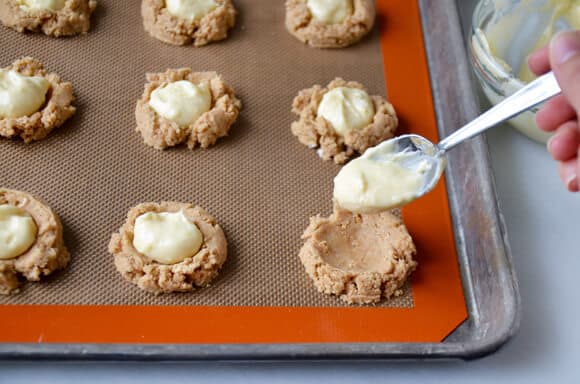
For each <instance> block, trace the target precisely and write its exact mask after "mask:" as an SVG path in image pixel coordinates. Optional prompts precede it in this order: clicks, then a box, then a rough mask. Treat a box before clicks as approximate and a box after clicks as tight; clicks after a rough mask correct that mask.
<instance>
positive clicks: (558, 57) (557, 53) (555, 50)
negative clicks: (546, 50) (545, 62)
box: [550, 31, 580, 64]
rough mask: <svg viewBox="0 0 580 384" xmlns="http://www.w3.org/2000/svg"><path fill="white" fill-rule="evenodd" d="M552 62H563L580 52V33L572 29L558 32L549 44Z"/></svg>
mask: <svg viewBox="0 0 580 384" xmlns="http://www.w3.org/2000/svg"><path fill="white" fill-rule="evenodd" d="M550 51H551V53H552V54H551V56H552V60H554V61H555V62H554V63H553V64H564V63H565V62H566V61H568V60H570V59H571V58H572V57H574V56H576V55H578V54H580V34H578V33H577V32H574V31H566V32H560V33H558V34H557V35H556V36H555V37H554V38H553V39H552V42H551V44H550Z"/></svg>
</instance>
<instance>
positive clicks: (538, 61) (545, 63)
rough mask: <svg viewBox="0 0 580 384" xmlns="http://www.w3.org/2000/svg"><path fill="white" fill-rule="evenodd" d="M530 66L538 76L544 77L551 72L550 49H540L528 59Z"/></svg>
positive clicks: (547, 47) (546, 47)
mask: <svg viewBox="0 0 580 384" xmlns="http://www.w3.org/2000/svg"><path fill="white" fill-rule="evenodd" d="M528 66H529V67H530V69H531V70H532V72H534V73H535V74H536V75H538V76H539V75H542V74H544V73H546V72H548V71H549V70H550V47H549V46H547V45H546V46H545V47H544V48H540V49H538V50H537V51H535V52H534V53H532V54H531V55H530V56H529V57H528Z"/></svg>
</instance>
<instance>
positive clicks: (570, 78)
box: [550, 31, 580, 115]
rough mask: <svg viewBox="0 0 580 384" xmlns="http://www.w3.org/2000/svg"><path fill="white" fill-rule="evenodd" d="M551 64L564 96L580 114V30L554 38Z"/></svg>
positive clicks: (551, 48) (563, 33)
mask: <svg viewBox="0 0 580 384" xmlns="http://www.w3.org/2000/svg"><path fill="white" fill-rule="evenodd" d="M550 64H551V66H552V70H553V71H554V74H555V75H556V79H558V83H559V84H560V87H561V88H562V92H563V93H564V96H566V99H568V102H569V103H570V105H572V107H573V108H574V109H575V110H576V114H577V115H580V31H567V32H560V33H559V34H557V35H556V36H555V37H554V38H553V39H552V42H551V43H550Z"/></svg>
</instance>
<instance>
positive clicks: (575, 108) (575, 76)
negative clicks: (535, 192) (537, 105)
mask: <svg viewBox="0 0 580 384" xmlns="http://www.w3.org/2000/svg"><path fill="white" fill-rule="evenodd" d="M528 64H529V66H530V69H531V70H532V72H534V73H535V74H536V75H541V74H543V73H546V72H548V71H549V70H550V69H551V70H552V71H554V74H555V75H556V79H557V80H558V83H559V84H560V88H562V94H561V95H559V96H556V97H554V98H552V99H551V100H549V101H548V102H546V104H544V106H543V107H542V108H541V109H540V110H539V111H538V113H537V114H536V123H537V125H538V127H540V128H541V129H542V130H544V131H547V132H553V131H555V134H554V136H552V138H551V139H550V141H548V152H550V154H551V155H552V157H553V158H554V160H556V161H558V172H559V174H560V178H561V179H562V182H563V183H564V185H565V186H566V188H568V190H569V191H570V192H578V191H579V190H580V185H579V182H578V176H579V175H580V162H579V151H580V127H579V125H578V116H580V31H570V32H562V33H559V34H558V35H556V36H555V37H554V38H553V39H552V41H551V43H550V45H549V46H547V47H544V48H542V49H540V50H538V51H536V52H534V53H533V54H532V55H531V56H530V57H529V59H528Z"/></svg>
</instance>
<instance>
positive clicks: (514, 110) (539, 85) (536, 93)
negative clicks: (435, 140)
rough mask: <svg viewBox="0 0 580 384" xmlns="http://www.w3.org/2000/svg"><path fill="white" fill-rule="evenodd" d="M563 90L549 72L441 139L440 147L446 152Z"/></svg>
mask: <svg viewBox="0 0 580 384" xmlns="http://www.w3.org/2000/svg"><path fill="white" fill-rule="evenodd" d="M561 92H562V90H561V89H560V86H559V85H558V82H557V81H556V77H555V76H554V73H552V72H549V73H547V74H545V75H543V76H541V77H539V78H538V79H536V80H534V81H532V82H531V83H530V84H528V85H526V86H525V87H524V88H522V89H520V90H519V91H517V92H516V93H514V94H513V95H512V96H510V97H508V98H507V99H505V100H504V101H502V102H501V103H499V104H498V105H496V106H495V107H493V108H491V109H489V110H488V111H487V112H485V113H483V114H481V115H480V116H479V117H478V118H476V119H475V120H473V121H472V122H470V123H468V124H467V125H465V126H463V127H462V128H461V129H459V130H457V131H455V132H454V133H452V134H451V135H449V136H448V137H446V138H445V139H443V140H441V141H440V142H439V144H438V147H439V149H440V150H443V151H444V152H446V151H448V150H450V149H451V148H453V147H455V146H456V145H457V144H459V143H461V142H462V141H464V140H467V139H470V138H472V137H473V136H475V135H478V134H480V133H481V132H483V131H485V130H486V129H488V128H491V127H493V126H494V125H496V124H499V123H501V122H502V121H504V120H508V119H509V118H512V117H514V116H516V115H519V114H520V113H522V112H524V111H526V110H528V109H530V108H532V107H534V106H536V105H538V104H540V103H542V102H544V101H546V100H548V99H549V98H551V97H554V96H556V95H558V94H559V93H561Z"/></svg>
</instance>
